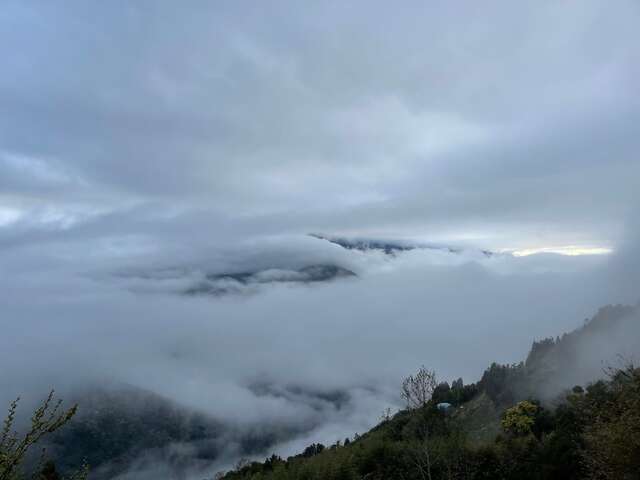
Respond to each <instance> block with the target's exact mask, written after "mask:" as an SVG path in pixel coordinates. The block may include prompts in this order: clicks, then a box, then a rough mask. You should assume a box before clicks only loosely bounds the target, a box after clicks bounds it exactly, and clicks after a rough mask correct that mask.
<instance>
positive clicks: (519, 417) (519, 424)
mask: <svg viewBox="0 0 640 480" xmlns="http://www.w3.org/2000/svg"><path fill="white" fill-rule="evenodd" d="M537 413H538V406H537V405H536V404H535V403H532V402H529V401H527V400H525V401H523V402H519V403H517V404H516V405H515V406H513V407H511V408H509V409H508V410H507V411H506V412H505V414H504V417H503V419H502V428H503V429H504V431H505V432H507V433H511V434H513V435H527V434H529V433H531V429H532V427H533V425H534V424H535V417H536V414H537Z"/></svg>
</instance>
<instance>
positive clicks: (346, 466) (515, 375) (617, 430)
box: [218, 306, 640, 480]
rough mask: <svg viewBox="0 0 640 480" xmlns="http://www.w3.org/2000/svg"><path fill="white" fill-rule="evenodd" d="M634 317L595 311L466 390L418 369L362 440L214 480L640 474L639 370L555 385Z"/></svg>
mask: <svg viewBox="0 0 640 480" xmlns="http://www.w3.org/2000/svg"><path fill="white" fill-rule="evenodd" d="M637 314H638V309H637V307H625V306H607V307H604V308H603V309H601V310H600V311H599V312H598V314H597V315H596V316H595V317H594V318H593V319H591V320H590V321H587V322H585V325H584V326H583V327H582V328H580V329H578V330H576V331H574V332H572V333H569V334H566V335H563V336H562V337H559V338H555V339H554V338H548V339H544V340H541V341H536V342H534V343H533V346H532V348H531V351H530V353H529V355H528V357H527V359H526V361H523V362H521V363H519V364H513V365H499V364H492V365H491V366H490V367H489V368H487V370H486V371H485V372H484V374H483V376H482V378H481V379H480V381H478V382H477V383H475V384H471V385H464V384H463V382H462V380H456V381H455V382H453V383H452V384H451V385H449V384H448V383H446V382H443V383H437V382H435V374H434V372H431V371H429V370H426V369H424V368H422V369H421V370H420V371H419V372H418V373H417V374H416V375H414V376H411V377H408V378H407V379H406V380H405V384H404V385H405V386H407V387H408V390H405V395H403V396H404V397H405V399H406V400H407V408H406V409H405V410H402V411H400V412H398V413H397V414H396V415H394V416H387V417H386V418H383V419H382V421H381V423H380V424H379V425H377V426H376V427H375V428H373V429H372V430H371V431H369V432H368V433H366V434H364V435H362V436H356V437H354V438H346V439H344V440H343V441H339V442H337V443H335V444H333V445H329V446H324V445H318V444H314V445H311V446H310V447H308V448H307V449H306V450H305V451H304V452H302V453H301V454H300V455H296V456H294V457H289V458H287V459H282V458H280V457H277V456H275V455H274V456H271V457H270V458H268V459H267V460H266V461H265V462H263V463H258V462H253V463H251V462H240V463H239V464H238V465H237V466H236V468H235V470H233V471H231V472H228V473H227V474H226V475H224V474H222V473H219V474H218V477H219V478H225V479H227V480H239V479H253V480H257V479H265V480H267V479H269V480H281V479H288V480H298V479H300V480H303V479H304V480H312V479H318V480H320V479H322V480H331V479H334V480H351V479H353V480H355V479H368V480H376V479H379V480H382V479H398V480H412V479H416V480H433V479H540V480H542V479H558V480H560V479H563V480H566V479H583V478H593V479H638V478H640V369H638V368H636V367H634V366H633V364H632V359H631V358H625V357H624V356H622V355H621V356H619V357H618V359H617V362H616V363H609V364H603V363H601V371H600V374H601V376H602V377H603V378H602V379H600V380H597V381H595V382H590V383H588V384H586V385H579V384H576V385H571V384H566V385H565V389H564V390H563V391H560V390H559V385H560V384H561V382H562V380H567V379H571V378H584V375H586V373H585V369H584V365H579V364H578V363H577V362H579V361H581V360H584V358H583V353H584V352H583V351H582V348H581V345H583V344H584V342H587V343H589V344H591V342H593V341H595V339H596V338H597V339H599V340H598V341H599V342H600V344H601V350H600V352H602V351H604V350H608V349H609V348H610V347H611V346H612V345H610V344H607V341H608V340H610V339H611V335H615V334H617V333H618V329H620V328H624V329H625V330H624V333H626V334H627V335H630V336H633V335H634V334H636V333H637V331H638V316H637ZM629 340H630V341H631V342H632V343H633V342H638V341H639V340H640V339H638V338H637V337H636V338H630V339H629ZM636 351H638V350H636ZM594 358H596V356H595V355H594ZM572 370H579V372H578V373H579V375H573V373H575V372H572ZM592 373H593V374H594V375H595V372H592ZM592 378H593V377H592ZM554 391H555V392H556V394H555V395H554V396H552V395H551V392H554ZM425 394H427V396H425Z"/></svg>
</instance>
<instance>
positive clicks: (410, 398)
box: [401, 365, 438, 410]
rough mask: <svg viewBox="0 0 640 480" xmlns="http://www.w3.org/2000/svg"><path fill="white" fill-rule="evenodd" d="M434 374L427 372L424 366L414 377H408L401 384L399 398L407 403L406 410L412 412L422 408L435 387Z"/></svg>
mask: <svg viewBox="0 0 640 480" xmlns="http://www.w3.org/2000/svg"><path fill="white" fill-rule="evenodd" d="M437 385H438V384H437V382H436V373H435V372H434V371H433V370H427V369H426V368H425V367H424V365H423V366H422V367H421V368H420V370H418V373H416V374H415V375H409V376H408V377H407V378H405V379H404V380H403V382H402V393H401V396H402V398H403V399H404V401H406V402H407V408H409V409H410V410H414V409H416V408H422V407H424V406H425V405H426V404H427V403H428V402H429V400H431V396H432V395H433V392H434V390H435V389H436V387H437Z"/></svg>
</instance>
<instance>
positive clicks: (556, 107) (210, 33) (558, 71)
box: [0, 0, 640, 453]
mask: <svg viewBox="0 0 640 480" xmlns="http://www.w3.org/2000/svg"><path fill="white" fill-rule="evenodd" d="M638 25H640V3H638V2H637V1H635V0H629V1H623V0H620V1H616V2H604V1H588V0H584V1H579V2H578V1H575V2H574V1H562V2H559V1H549V2H546V1H535V2H534V1H532V2H512V1H495V2H494V1H491V2H473V1H469V2H445V1H443V2H424V1H420V2H418V1H416V2H401V3H400V4H398V2H370V1H367V2H364V1H363V2H346V1H335V2H333V1H322V2H294V1H289V2H278V1H270V2H258V1H254V2H238V1H229V2H224V1H215V2H213V1H191V2H176V1H142V0H140V1H129V0H127V1H118V0H113V1H103V2H101V1H96V2H86V1H77V2H74V1H58V2H51V1H26V0H15V1H12V0H5V1H3V2H2V4H1V5H0V59H1V60H0V291H2V292H3V293H2V294H1V295H0V307H2V313H0V315H1V316H2V317H1V320H2V322H3V323H5V325H4V326H3V328H4V327H6V328H4V330H3V336H2V337H0V347H1V348H0V359H2V361H3V362H4V363H3V364H8V363H12V364H17V365H18V366H19V367H17V368H16V369H15V370H14V371H11V372H9V371H5V372H3V373H2V376H0V386H1V387H2V390H3V393H2V395H3V396H0V401H4V400H6V399H5V398H4V397H5V396H6V397H7V398H9V397H12V396H13V395H14V393H15V394H17V393H20V392H21V391H25V390H27V391H30V390H31V389H33V390H34V391H37V392H40V391H42V390H43V389H45V390H46V388H48V386H49V385H51V384H54V385H59V384H61V383H62V384H66V383H74V384H75V383H78V382H80V383H81V382H84V381H85V380H87V379H92V380H95V379H99V378H105V377H109V378H115V379H117V380H121V381H126V382H129V383H131V384H134V385H139V386H143V387H144V388H148V389H151V390H153V391H156V392H158V393H162V394H163V395H167V396H169V397H171V398H173V399H175V400H177V401H179V402H180V403H183V404H186V405H189V406H193V407H197V408H200V409H205V410H206V411H208V412H209V413H212V414H213V415H216V416H218V417H221V418H242V419H244V420H246V421H247V422H249V423H250V422H251V421H253V420H256V419H257V418H258V417H259V418H262V419H264V418H268V419H276V420H282V421H284V422H296V421H301V422H306V423H307V424H308V423H309V422H310V420H309V418H311V417H313V415H317V412H315V413H314V412H313V411H310V410H308V409H309V406H308V405H306V404H305V403H304V402H302V403H300V404H297V403H296V402H295V401H292V403H291V402H290V403H288V404H284V405H283V403H282V402H285V401H284V400H283V399H282V398H271V397H268V396H267V397H264V396H262V397H258V396H256V395H255V392H252V391H251V389H250V388H249V387H248V385H249V384H250V382H251V381H252V379H255V377H256V375H259V376H263V377H264V378H267V379H269V380H270V381H272V382H274V384H276V385H280V386H283V385H303V386H305V387H308V388H311V389H321V390H322V389H343V390H345V391H348V392H350V398H351V399H352V405H351V408H350V409H347V410H345V411H342V412H324V413H323V415H326V416H325V417H323V419H321V420H318V419H317V418H316V417H313V419H315V420H314V421H313V422H311V423H313V424H314V425H316V426H317V429H316V430H313V431H312V432H311V433H309V436H308V437H305V439H304V440H305V441H309V442H310V441H317V440H322V441H335V439H337V438H338V437H339V436H344V435H345V434H348V433H349V432H353V431H354V430H356V429H359V430H361V431H362V430H364V429H366V428H368V427H370V426H371V424H372V422H375V420H376V419H377V417H378V415H379V413H380V409H381V408H383V407H384V406H387V405H396V406H397V404H396V403H394V402H396V401H397V385H398V383H399V381H400V378H401V377H402V375H404V374H406V373H409V372H411V371H413V370H414V369H415V368H416V367H418V366H419V365H421V364H427V365H428V366H432V367H434V368H437V370H438V372H439V373H440V374H441V376H442V377H443V378H447V379H449V378H453V377H457V376H464V377H465V380H476V379H477V378H478V376H479V375H480V374H481V372H482V369H483V368H484V367H485V366H486V365H487V364H488V363H489V362H491V361H493V360H497V361H505V362H512V361H518V360H520V359H522V358H523V356H524V355H525V354H526V351H527V349H528V347H529V345H530V343H531V341H532V340H533V339H534V338H540V337H542V336H546V335H554V336H555V335H558V334H562V333H563V332H564V331H567V330H570V329H572V328H575V327H576V326H579V325H580V324H581V323H582V321H583V319H584V318H585V317H586V316H590V315H592V314H593V313H595V309H596V308H597V307H598V306H599V305H602V304H604V303H610V302H617V301H624V302H635V301H637V300H638V291H637V288H636V285H637V283H636V280H637V273H636V272H637V271H638V268H637V267H638V265H639V264H640V261H639V260H638V259H639V258H640V256H638V255H637V249H636V247H637V245H638V238H640V236H638V232H639V231H640V229H639V228H637V226H638V223H637V220H635V216H636V215H637V213H638V203H639V201H640V158H639V156H638V152H639V151H640V95H639V93H640V89H639V88H638V85H639V81H638V79H639V78H640V30H639V29H638ZM310 232H318V233H324V234H328V235H346V236H354V237H365V238H387V239H389V238H392V239H405V240H407V239H413V240H419V241H421V242H434V243H438V244H445V245H452V246H462V247H465V248H466V249H468V250H465V251H464V252H463V253H460V254H452V253H449V252H436V251H424V250H419V251H412V252H405V253H403V254H400V255H398V256H397V257H394V258H387V257H385V256H384V255H383V254H382V253H380V252H354V251H347V250H344V249H341V248H340V247H338V246H336V245H332V244H330V243H329V242H323V241H322V240H318V239H313V238H309V237H305V235H306V234H307V233H310ZM475 249H490V250H492V251H496V252H498V251H516V253H532V252H535V251H538V250H542V251H545V252H549V251H552V252H554V251H556V252H557V251H561V252H564V253H581V252H592V253H593V252H597V253H602V252H606V251H611V252H613V253H611V254H610V255H583V256H578V257H562V256H558V255H549V254H542V255H534V256H533V257H512V256H510V255H498V256H494V257H491V258H489V257H485V256H484V255H482V254H479V253H478V252H477V250H475ZM634 262H635V263H634ZM319 263H322V264H325V263H330V264H336V265H340V266H342V267H345V268H349V269H350V270H352V271H354V272H355V273H357V274H358V278H356V279H347V280H344V281H340V282H334V283H331V284H328V285H322V286H315V287H313V288H312V287H309V286H302V287H301V286H297V287H293V286H275V287H273V288H270V289H259V291H258V292H254V294H252V295H249V296H247V297H245V296H239V297H233V298H224V299H215V298H184V297H180V296H179V295H176V288H177V287H176V286H179V285H182V286H184V285H186V284H187V283H188V282H191V281H193V280H194V278H195V279H197V278H202V277H203V275H205V274H206V273H208V272H211V271H214V272H219V271H224V270H225V269H226V270H228V269H235V270H239V269H240V270H247V269H249V270H250V269H261V268H269V267H274V266H275V267H278V268H299V267H302V266H305V265H311V264H319ZM168 267H171V268H185V270H184V272H183V274H184V277H180V278H176V279H169V280H167V279H162V280H158V279H151V280H150V279H149V278H147V277H149V276H153V275H154V272H157V271H158V269H162V268H168ZM123 272H129V273H130V272H137V273H138V274H140V275H139V277H136V278H131V277H126V276H125V275H123ZM630 275H631V276H630ZM145 278H146V279H145ZM632 279H633V280H632ZM16 360H17V362H16ZM292 366H295V368H292ZM43 385H44V387H43ZM285 403H286V402H285ZM286 415H289V416H288V417H286ZM285 417H286V418H285ZM314 422H315V423H314ZM334 437H336V438H334ZM300 446H301V444H299V443H295V442H294V444H292V445H289V447H287V448H288V449H289V450H287V452H288V453H291V451H295V449H296V448H298V447H300ZM283 451H284V450H283Z"/></svg>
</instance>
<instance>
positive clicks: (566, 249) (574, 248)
mask: <svg viewBox="0 0 640 480" xmlns="http://www.w3.org/2000/svg"><path fill="white" fill-rule="evenodd" d="M504 251H505V252H508V253H511V254H512V255H513V256H515V257H526V256H528V255H535V254H537V253H555V254H558V255H569V256H578V255H609V254H611V253H613V249H612V248H610V247H603V246H580V245H565V246H555V247H533V248H522V249H518V250H504Z"/></svg>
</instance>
